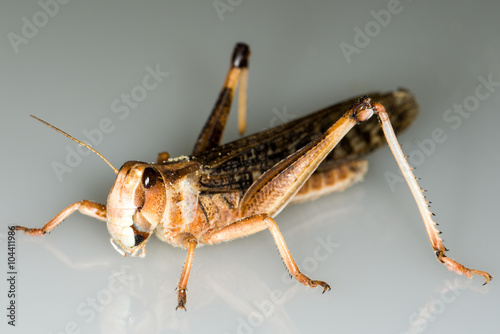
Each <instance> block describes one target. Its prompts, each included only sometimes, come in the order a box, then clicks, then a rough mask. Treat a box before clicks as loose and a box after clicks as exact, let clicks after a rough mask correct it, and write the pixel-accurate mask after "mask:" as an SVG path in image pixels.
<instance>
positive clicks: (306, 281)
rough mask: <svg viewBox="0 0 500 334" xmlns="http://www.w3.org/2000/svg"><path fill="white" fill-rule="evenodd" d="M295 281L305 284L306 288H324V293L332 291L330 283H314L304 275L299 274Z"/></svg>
mask: <svg viewBox="0 0 500 334" xmlns="http://www.w3.org/2000/svg"><path fill="white" fill-rule="evenodd" d="M295 279H297V281H299V282H300V283H302V284H304V285H305V286H309V287H311V288H315V287H317V286H318V285H319V286H321V287H323V292H322V293H325V292H326V291H330V290H331V289H332V288H331V287H330V285H328V283H326V282H323V281H313V280H312V279H310V278H309V277H307V276H306V275H304V274H302V273H299V274H298V275H297V276H295Z"/></svg>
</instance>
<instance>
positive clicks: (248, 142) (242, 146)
mask: <svg viewBox="0 0 500 334" xmlns="http://www.w3.org/2000/svg"><path fill="white" fill-rule="evenodd" d="M365 95H368V96H369V97H370V98H371V100H372V101H373V102H380V103H382V104H383V105H384V106H385V108H386V110H387V111H388V113H389V115H390V118H391V122H392V125H393V127H394V130H395V131H396V133H399V132H401V131H403V130H405V129H406V128H407V127H408V126H409V125H410V124H411V123H412V122H413V121H414V119H415V118H416V116H417V114H418V106H417V103H416V101H415V98H414V97H413V95H412V94H411V93H410V92H409V91H407V90H405V89H399V90H397V91H393V92H389V93H383V94H382V93H378V92H375V93H369V94H365ZM358 98H359V97H356V98H352V99H348V100H345V101H343V102H340V103H338V104H336V105H333V106H331V107H328V108H325V109H322V110H320V111H317V112H315V113H313V114H311V115H308V116H304V117H302V118H299V119H296V120H294V121H291V122H289V123H286V124H283V125H281V126H278V127H275V128H272V129H269V130H266V131H263V132H259V133H256V134H254V135H250V136H248V137H245V138H242V139H239V140H236V141H233V142H231V143H228V144H225V145H222V146H219V147H215V148H213V149H211V150H210V151H206V152H202V153H200V154H197V155H195V156H193V157H192V159H193V160H197V161H199V162H200V163H201V164H202V165H203V166H204V168H203V172H202V175H201V178H200V186H201V190H202V191H205V192H221V191H243V192H244V191H245V190H246V189H248V188H249V187H250V185H251V184H252V183H253V182H254V181H255V180H256V179H257V178H258V177H259V176H260V175H261V174H262V173H263V172H264V171H266V170H268V169H269V168H271V167H272V166H274V165H275V164H276V163H278V162H279V161H281V160H282V159H284V158H285V157H287V156H289V155H290V154H292V153H294V152H296V151H297V150H299V149H300V148H302V147H304V146H305V145H307V144H308V143H310V142H311V141H313V140H314V139H316V138H317V137H319V136H320V135H321V134H323V133H324V132H325V131H326V130H327V129H328V128H329V127H330V126H331V125H332V124H333V123H335V121H337V120H338V119H339V118H340V116H341V115H342V114H344V113H345V112H346V111H347V110H348V109H349V107H350V106H351V105H352V104H353V103H354V102H355V101H356V100H358ZM384 143H385V137H384V135H383V132H382V129H381V127H380V126H379V124H378V121H377V119H376V117H372V118H371V119H370V120H368V121H367V122H365V123H363V124H360V125H358V126H356V127H354V128H353V130H351V131H350V132H349V133H348V134H347V135H346V136H345V137H344V139H342V140H341V141H340V143H339V144H338V145H337V146H336V147H335V148H334V149H333V150H332V152H331V153H330V154H329V155H328V156H327V157H326V159H325V160H324V161H323V162H322V163H321V164H320V165H319V166H318V169H317V171H323V170H328V169H332V168H334V167H335V166H337V165H339V164H342V163H345V162H347V161H351V160H356V159H359V158H360V157H362V156H364V155H366V154H368V153H369V152H371V151H373V150H375V149H376V148H378V147H380V146H382V145H383V144H384Z"/></svg>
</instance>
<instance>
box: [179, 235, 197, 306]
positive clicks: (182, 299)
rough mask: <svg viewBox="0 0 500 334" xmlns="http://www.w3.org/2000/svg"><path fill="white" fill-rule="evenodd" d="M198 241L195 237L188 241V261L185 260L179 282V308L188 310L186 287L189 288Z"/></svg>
mask: <svg viewBox="0 0 500 334" xmlns="http://www.w3.org/2000/svg"><path fill="white" fill-rule="evenodd" d="M197 244H198V243H197V242H196V240H195V239H194V238H192V239H190V240H188V241H187V251H188V253H187V257H186V262H184V268H182V274H181V278H180V280H179V284H178V285H177V291H178V292H177V307H176V308H175V309H176V310H177V309H180V308H181V309H184V310H186V307H185V305H186V300H187V296H186V288H187V282H188V279H189V273H190V272H191V266H192V265H193V257H194V250H195V249H196V245H197Z"/></svg>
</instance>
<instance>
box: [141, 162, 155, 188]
mask: <svg viewBox="0 0 500 334" xmlns="http://www.w3.org/2000/svg"><path fill="white" fill-rule="evenodd" d="M157 180H158V174H157V173H156V171H155V170H154V169H153V168H151V167H147V168H146V169H144V173H142V185H143V187H144V188H146V189H149V188H151V187H153V186H154V185H155V184H156V181H157Z"/></svg>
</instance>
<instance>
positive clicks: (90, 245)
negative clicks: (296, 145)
mask: <svg viewBox="0 0 500 334" xmlns="http://www.w3.org/2000/svg"><path fill="white" fill-rule="evenodd" d="M42 2H43V0H42ZM220 3H223V4H226V7H225V9H226V11H225V12H223V13H221V14H220V15H219V14H218V13H217V11H216V9H215V7H214V2H212V1H190V2H182V1H170V2H167V1H141V2H138V1H107V2H102V1H71V2H69V3H68V4H63V5H59V9H58V11H57V13H55V12H52V16H53V17H52V16H51V17H49V16H48V15H46V14H45V18H48V20H47V22H43V19H44V14H39V12H40V11H42V8H41V7H40V5H39V4H38V3H37V2H36V1H23V2H8V3H7V2H5V1H4V2H2V4H1V5H0V34H1V39H0V43H1V46H0V73H1V79H0V85H1V87H0V91H1V98H0V110H1V123H0V127H1V129H0V136H1V138H0V143H1V144H0V145H1V147H2V164H1V165H0V168H1V172H0V175H2V180H1V182H2V191H1V203H2V214H3V215H2V217H3V218H2V219H1V224H2V228H1V232H0V233H1V236H2V238H1V246H0V247H1V249H2V250H1V252H2V254H4V255H3V256H1V258H2V259H3V260H2V266H1V267H2V268H4V270H3V272H4V273H5V274H4V275H6V272H7V268H6V267H7V255H6V253H7V251H6V243H5V236H6V231H7V225H11V224H23V225H27V226H31V227H40V226H42V225H43V224H44V223H45V222H46V221H48V220H49V219H50V218H51V217H53V216H54V215H55V214H56V213H57V212H59V211H60V210H62V209H63V208H65V207H66V206H67V205H69V204H70V203H72V202H75V201H78V200H81V199H90V200H96V201H99V202H102V203H104V202H105V201H106V196H107V192H108V191H109V189H110V187H111V185H112V183H113V181H114V177H113V173H112V171H111V170H110V169H109V168H108V167H107V166H106V165H105V164H104V163H103V162H102V161H101V160H100V159H98V158H97V157H95V156H85V157H83V158H82V159H81V161H80V162H78V163H77V166H76V167H75V168H73V169H72V171H71V172H68V173H66V174H64V175H63V176H62V182H60V181H59V180H58V178H57V176H56V174H55V173H54V171H53V167H52V165H53V164H54V162H59V163H63V164H65V159H66V154H67V151H66V149H67V148H68V147H70V148H73V149H74V148H75V145H74V144H73V143H71V142H70V141H68V139H66V138H64V137H63V136H61V135H59V134H56V133H55V132H54V131H52V130H50V129H48V128H47V127H45V126H43V125H41V124H39V123H37V122H36V121H34V120H33V119H30V118H29V117H28V115H29V114H35V115H37V116H39V117H41V118H43V119H45V120H47V121H49V122H51V123H53V124H54V125H56V126H58V127H60V128H61V129H64V130H65V131H67V132H68V133H70V134H72V135H74V136H76V137H78V138H80V139H85V136H84V134H83V132H82V131H84V130H87V131H90V130H92V129H96V128H98V125H99V123H100V122H101V120H103V119H105V118H108V119H110V120H111V122H112V125H113V130H112V131H111V132H110V133H106V134H104V135H103V138H102V141H101V142H100V143H99V144H98V145H95V147H96V148H97V149H98V150H99V151H100V152H101V153H103V154H104V155H105V156H106V157H107V158H108V159H109V160H110V161H111V162H112V163H113V164H114V165H115V166H117V167H119V166H120V165H121V164H122V163H123V162H125V161H127V160H133V159H136V160H144V161H153V160H155V159H156V154H157V153H158V152H160V151H163V150H168V151H169V152H170V153H171V154H172V155H173V156H176V155H181V154H186V153H189V152H190V150H191V149H192V146H193V143H194V140H195V139H196V137H197V135H198V132H199V130H200V128H201V126H202V124H203V122H204V121H205V119H206V117H207V115H208V113H209V112H210V110H211V108H212V105H213V103H214V101H215V99H216V96H217V94H218V92H219V89H220V87H221V85H222V82H223V79H224V76H225V73H226V70H227V68H228V61H229V56H230V53H231V51H232V48H233V45H234V44H235V43H236V42H238V41H245V42H247V43H249V44H250V46H251V48H252V52H253V53H252V58H251V61H250V82H249V116H248V123H249V126H248V132H249V133H253V132H256V131H260V130H262V129H264V128H267V127H269V126H270V125H272V124H280V123H281V122H282V120H283V119H289V118H294V117H298V116H302V115H306V114H308V113H309V112H312V111H314V110H316V109H319V108H322V107H325V106H327V105H329V104H332V103H334V102H336V101H339V100H342V99H344V98H347V97H351V96H354V95H360V94H362V93H365V92H368V91H372V90H382V91H386V90H391V89H395V88H397V87H399V86H403V87H407V88H409V89H411V91H412V92H413V93H414V94H415V95H416V97H417V99H418V101H419V103H420V106H421V114H420V117H419V118H418V120H417V121H416V122H415V124H414V125H413V126H412V127H411V128H410V129H409V130H408V131H407V132H406V133H405V134H403V135H402V136H401V137H400V138H401V142H402V144H403V148H404V150H405V152H406V153H407V154H411V156H412V162H413V163H414V165H416V166H417V167H418V169H417V171H416V173H417V176H419V177H421V178H422V181H421V185H422V187H423V188H426V189H428V190H429V193H428V198H429V199H430V200H431V201H432V202H433V211H434V212H435V213H436V214H437V221H438V222H439V223H440V228H441V230H442V231H443V238H444V239H445V245H446V246H447V247H448V248H450V249H451V252H450V253H449V255H450V257H452V258H455V259H457V260H459V261H461V262H463V263H464V264H465V265H468V266H470V267H476V268H479V269H484V270H487V271H489V272H491V273H492V274H493V275H499V274H500V261H499V255H498V254H499V253H500V245H499V242H498V240H499V235H500V226H499V224H498V195H497V193H498V187H499V186H500V182H499V178H498V165H499V162H500V160H499V154H498V141H499V134H498V133H499V132H498V126H499V122H500V116H499V113H498V105H499V103H500V93H499V92H500V87H493V88H492V90H493V92H492V93H491V94H489V96H488V98H483V99H481V100H479V103H478V105H475V106H473V108H472V109H474V110H473V111H471V112H470V115H469V116H467V117H466V118H465V117H459V120H460V124H459V123H458V122H459V121H458V120H453V121H452V122H450V121H448V122H447V121H446V120H445V119H444V117H445V115H447V110H448V109H450V108H453V106H454V104H456V105H463V104H464V103H468V102H474V97H473V96H474V94H475V92H476V89H479V91H480V93H482V94H485V93H486V92H487V90H485V89H484V87H480V86H481V83H480V77H483V78H488V76H491V78H492V80H493V81H495V82H499V81H500V60H499V59H500V42H499V38H498V32H499V28H500V26H499V23H498V13H499V12H500V5H498V2H495V1H490V2H487V1H483V2H474V4H473V3H472V2H467V1H438V2H434V3H431V2H428V1H409V0H405V1H402V2H401V4H400V6H399V7H397V8H398V10H400V12H399V13H398V14H393V15H391V19H390V22H388V24H384V25H385V27H381V26H380V24H378V23H374V22H376V21H375V18H374V16H373V14H372V13H371V11H375V12H380V11H381V10H386V9H387V7H388V5H389V6H390V3H391V2H390V1H359V2H349V3H347V2H346V3H345V4H334V3H333V2H329V1H308V2H302V1H273V2H266V1H236V0H233V1H232V2H229V1H228V0H221V1H220V2H216V4H220ZM52 10H53V11H54V7H52ZM33 16H35V19H37V20H40V21H39V25H40V28H38V31H37V33H36V34H34V33H33V32H31V33H32V35H34V36H29V35H28V37H29V38H26V40H25V42H26V43H23V44H20V45H18V48H17V49H18V50H17V51H18V52H17V53H16V50H15V48H14V47H13V46H12V43H11V42H10V41H9V36H11V38H12V36H13V35H12V33H13V34H16V35H18V36H21V37H22V36H23V32H22V27H23V25H25V24H26V23H25V21H23V17H24V18H25V20H27V21H29V22H31V23H33ZM366 25H368V28H370V29H374V30H371V34H372V37H370V41H369V42H366V41H365V44H366V45H360V46H362V47H361V48H360V49H359V53H354V54H352V55H351V57H350V59H347V57H345V55H344V54H343V53H342V50H341V45H345V44H342V43H346V44H350V45H355V36H356V30H355V29H356V27H358V28H359V29H361V30H363V31H364V30H365V27H366ZM377 27H379V28H380V29H379V31H377V30H376V28H377ZM25 33H26V31H25ZM358 42H361V41H358ZM358 45H359V43H358ZM348 60H350V61H348ZM157 65H158V66H159V68H160V69H161V71H164V72H168V73H169V75H168V77H166V78H165V79H164V80H163V82H162V83H161V84H160V85H159V86H158V87H157V88H156V89H155V90H152V91H149V92H148V95H147V97H146V98H145V99H144V100H143V101H141V102H140V103H138V106H137V107H136V108H135V109H131V110H130V113H129V115H128V116H127V117H125V118H124V119H120V118H119V116H120V115H122V114H120V113H118V114H117V113H114V112H113V110H112V103H113V101H115V100H116V99H119V98H120V97H121V95H122V94H130V93H131V91H132V90H133V89H134V88H135V87H137V86H140V85H142V79H143V77H144V76H145V75H146V74H147V70H146V67H147V66H150V67H152V68H154V67H156V66H157ZM478 87H480V88H478ZM137 89H138V88H136V90H137ZM456 115H458V114H455V117H457V116H456ZM453 126H455V128H453ZM435 129H442V132H443V133H444V135H445V136H446V140H444V141H443V140H441V141H440V142H436V141H434V145H430V144H429V145H428V146H427V151H423V150H422V149H421V148H420V147H419V146H418V145H417V143H419V142H421V141H423V142H424V143H429V142H430V141H431V140H432V133H433V131H435ZM437 131H439V130H437ZM237 138H238V134H237V131H236V117H234V112H233V115H232V117H231V119H230V121H229V126H228V130H227V132H226V135H225V138H224V139H225V141H229V140H234V139H237ZM369 161H370V166H371V168H370V171H369V173H368V175H367V177H366V179H365V182H363V183H361V184H358V185H356V186H355V187H353V188H351V189H349V190H348V191H346V192H344V193H340V194H335V195H331V196H327V197H324V198H321V199H319V200H317V201H315V202H310V203H306V204H302V205H296V206H291V207H289V208H287V209H286V210H284V211H283V212H282V213H281V214H280V215H279V216H278V217H277V221H278V223H279V225H280V228H281V231H282V233H283V235H284V237H285V239H286V241H287V243H288V246H289V248H290V250H291V251H292V254H293V255H294V257H295V259H296V261H297V263H298V264H299V266H300V267H301V268H303V269H304V271H305V272H306V273H309V274H310V276H311V277H313V278H315V279H321V280H325V281H327V282H328V283H330V284H331V286H332V288H333V290H332V291H331V292H329V293H325V294H324V295H321V293H320V291H318V290H311V289H307V288H305V287H302V286H299V284H298V283H296V282H295V281H292V280H290V279H289V278H286V271H285V270H284V268H283V265H282V263H281V260H280V258H279V255H278V254H277V252H276V248H275V245H274V244H273V240H272V237H271V236H270V234H269V233H268V232H263V233H260V234H258V235H255V236H252V237H249V238H245V239H241V240H238V241H235V242H231V243H226V244H223V245H219V246H214V247H204V248H202V249H200V250H198V251H197V252H196V255H195V259H194V266H193V271H192V274H191V277H190V281H189V291H188V303H187V309H188V312H184V311H178V312H176V311H175V310H174V308H175V305H176V293H175V291H174V288H175V286H176V284H177V280H178V277H179V275H180V271H181V268H182V265H183V262H184V259H185V252H184V251H183V250H181V249H175V248H172V247H171V246H169V245H167V244H163V243H162V242H160V241H159V240H157V239H156V238H154V239H152V240H150V241H149V243H148V247H147V253H148V255H147V257H146V258H145V259H131V258H128V257H127V258H122V257H120V256H119V255H118V254H117V253H116V252H115V251H114V250H113V249H112V247H111V246H110V244H109V235H108V234H107V231H106V228H105V226H104V224H103V223H100V222H97V221H94V220H92V219H91V218H89V217H85V216H82V215H80V214H75V215H73V216H71V217H70V218H69V219H68V220H67V221H66V222H65V223H64V224H62V225H61V226H60V227H58V228H57V230H55V231H54V232H53V233H51V234H50V235H49V236H46V237H45V238H40V239H36V238H28V237H27V236H24V235H17V261H16V265H17V270H18V278H17V290H16V292H17V294H18V296H17V307H18V309H17V326H16V328H15V329H13V328H11V327H10V326H7V325H6V317H5V315H4V313H6V311H5V307H6V306H7V303H8V299H7V298H6V294H7V290H8V288H7V286H6V285H5V283H6V278H2V279H0V281H1V282H2V283H1V284H0V291H1V295H2V296H3V298H2V299H1V305H2V307H1V309H2V310H4V311H2V317H1V318H2V319H3V320H2V324H1V326H2V328H7V329H8V331H9V333H10V332H14V331H16V332H19V333H34V332H36V333H65V332H67V333H70V332H78V330H81V333H94V332H99V331H101V332H103V333H119V332H126V333H138V332H140V331H144V330H147V331H148V332H149V333H170V332H172V333H189V332H201V331H203V332H208V333H274V332H285V331H286V332H289V333H303V332H319V333H326V332H335V333H398V334H399V333H419V332H425V333H452V332H459V333H464V332H466V331H473V332H486V333H492V332H498V331H499V329H500V325H499V322H498V312H499V310H500V309H499V305H500V304H499V297H500V293H499V288H498V286H499V282H497V281H496V280H493V282H492V283H491V284H490V285H488V286H486V287H482V286H481V284H482V279H481V278H479V277H475V278H474V279H473V280H467V279H465V278H464V277H463V276H457V275H455V274H454V273H452V272H449V271H448V270H446V268H444V266H442V265H440V264H439V263H438V262H437V261H436V258H435V256H434V254H433V252H432V250H431V248H430V246H429V241H428V239H427V236H426V233H425V229H424V226H423V223H422V222H421V219H420V217H419V214H418V211H417V209H416V206H415V204H414V202H413V200H412V198H411V195H410V193H409V191H408V189H407V188H406V186H405V185H403V184H402V183H399V182H398V183H396V185H395V186H394V187H393V188H391V187H390V186H389V183H388V182H387V180H386V177H385V175H387V173H388V172H389V173H397V167H396V164H395V162H394V160H393V158H392V156H391V155H390V153H389V150H388V149H387V148H384V149H381V150H379V151H378V152H376V153H374V154H372V155H371V156H370V157H369ZM328 240H330V242H332V243H333V244H334V247H333V246H332V248H331V249H330V251H331V254H330V253H327V252H326V251H325V249H322V248H321V244H322V243H324V242H325V241H328ZM120 270H121V271H122V273H123V272H124V273H125V275H123V274H120V273H117V272H120ZM6 276H7V275H6ZM118 277H120V278H121V279H122V281H119V280H117V278H118ZM273 296H275V297H276V296H277V297H276V298H274V299H273V298H272V297H273ZM92 299H95V300H97V302H96V303H97V305H96V306H95V307H96V310H94V311H92V310H93V309H92V308H91V307H90V306H89V303H90V302H91V301H92ZM262 308H263V309H262ZM75 328H76V329H75ZM125 328H126V329H125ZM3 330H4V329H2V331H3Z"/></svg>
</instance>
